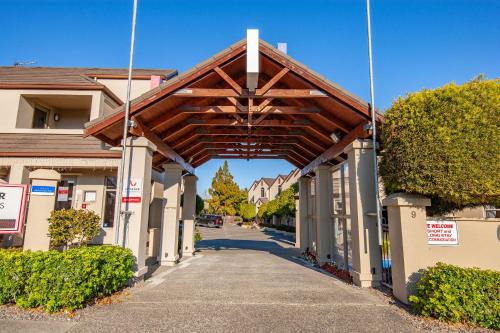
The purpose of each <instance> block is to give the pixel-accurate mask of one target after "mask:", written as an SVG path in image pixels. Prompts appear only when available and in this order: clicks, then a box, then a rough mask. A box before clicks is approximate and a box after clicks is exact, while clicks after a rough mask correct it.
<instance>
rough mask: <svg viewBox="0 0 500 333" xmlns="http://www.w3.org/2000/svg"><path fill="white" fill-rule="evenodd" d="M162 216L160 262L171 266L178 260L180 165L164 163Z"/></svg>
mask: <svg viewBox="0 0 500 333" xmlns="http://www.w3.org/2000/svg"><path fill="white" fill-rule="evenodd" d="M163 169H164V170H165V173H164V180H163V181H164V190H163V218H162V224H161V233H162V236H161V246H160V247H161V250H160V260H159V261H160V264H161V265H163V266H173V265H175V264H176V263H177V261H178V260H179V217H180V215H179V213H180V203H181V181H182V167H181V166H180V165H178V164H174V163H171V164H164V165H163Z"/></svg>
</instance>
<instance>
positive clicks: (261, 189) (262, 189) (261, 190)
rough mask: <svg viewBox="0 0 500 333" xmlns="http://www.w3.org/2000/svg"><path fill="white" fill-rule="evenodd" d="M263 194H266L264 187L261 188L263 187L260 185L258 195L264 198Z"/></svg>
mask: <svg viewBox="0 0 500 333" xmlns="http://www.w3.org/2000/svg"><path fill="white" fill-rule="evenodd" d="M265 196H266V194H265V192H264V188H263V187H261V188H260V197H261V198H264V197H265Z"/></svg>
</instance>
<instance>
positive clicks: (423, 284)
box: [408, 263, 500, 329]
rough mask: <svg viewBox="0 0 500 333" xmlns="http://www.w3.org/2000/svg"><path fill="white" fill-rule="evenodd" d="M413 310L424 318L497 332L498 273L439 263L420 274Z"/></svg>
mask: <svg viewBox="0 0 500 333" xmlns="http://www.w3.org/2000/svg"><path fill="white" fill-rule="evenodd" d="M408 299H409V301H410V304H411V306H412V309H413V310H414V311H415V312H416V313H417V314H420V315H422V316H425V317H434V318H437V319H439V320H443V321H451V322H463V323H472V324H476V325H479V326H482V327H486V328H495V329H500V272H497V271H491V270H480V269H478V268H460V267H457V266H452V265H447V264H443V263H438V264H437V265H436V266H434V267H430V268H428V269H426V270H424V271H423V272H422V275H421V277H420V280H419V281H418V282H417V290H416V294H415V295H411V296H410V297H409V298H408Z"/></svg>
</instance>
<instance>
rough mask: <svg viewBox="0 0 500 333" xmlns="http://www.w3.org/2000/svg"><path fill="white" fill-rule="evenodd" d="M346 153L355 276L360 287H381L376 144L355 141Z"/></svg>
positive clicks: (353, 274)
mask: <svg viewBox="0 0 500 333" xmlns="http://www.w3.org/2000/svg"><path fill="white" fill-rule="evenodd" d="M344 153H346V154H347V160H348V164H349V195H350V206H351V234H352V266H353V271H352V272H351V274H352V276H353V280H354V283H355V284H356V285H358V286H360V287H370V286H378V285H379V284H380V281H381V280H382V258H381V251H380V246H379V245H378V229H377V215H376V200H375V190H374V189H375V186H374V183H373V155H372V154H373V151H372V141H371V140H355V141H354V142H352V143H351V144H350V145H349V146H347V147H346V148H345V149H344Z"/></svg>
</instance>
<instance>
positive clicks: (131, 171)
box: [119, 137, 156, 277]
mask: <svg viewBox="0 0 500 333" xmlns="http://www.w3.org/2000/svg"><path fill="white" fill-rule="evenodd" d="M155 150H156V146H155V145H154V144H153V143H151V142H150V141H149V140H147V139H146V138H144V137H139V138H137V137H131V138H128V139H127V152H126V156H125V169H124V174H123V176H124V177H123V182H124V190H126V189H127V188H128V184H129V182H134V181H138V182H140V186H141V190H140V193H132V192H129V194H127V193H125V192H124V193H122V196H123V198H122V202H121V207H120V211H122V212H128V213H126V214H122V215H121V217H120V219H121V223H120V238H119V239H120V244H123V245H125V246H126V247H128V248H130V249H131V250H132V253H133V254H134V256H135V258H136V262H137V266H136V267H135V275H136V276H137V277H141V276H142V275H144V274H145V273H146V272H147V267H146V259H147V248H146V243H147V241H148V220H149V204H150V200H151V171H152V163H153V152H154V151H155ZM127 196H130V197H137V196H140V200H137V199H135V200H126V197H127ZM123 201H129V202H123Z"/></svg>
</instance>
